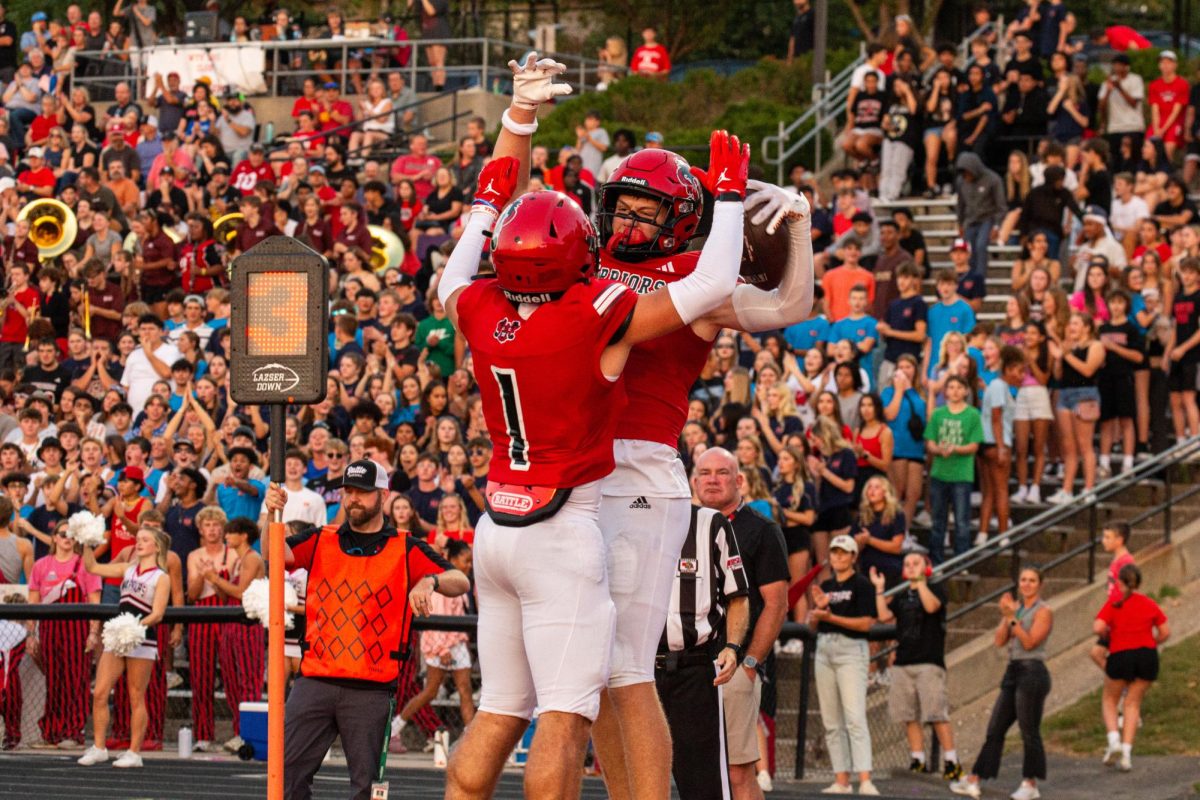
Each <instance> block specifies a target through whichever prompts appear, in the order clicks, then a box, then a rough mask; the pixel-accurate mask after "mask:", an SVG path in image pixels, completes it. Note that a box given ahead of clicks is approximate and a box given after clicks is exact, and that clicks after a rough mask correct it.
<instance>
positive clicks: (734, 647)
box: [721, 642, 746, 661]
mask: <svg viewBox="0 0 1200 800" xmlns="http://www.w3.org/2000/svg"><path fill="white" fill-rule="evenodd" d="M725 648H729V649H730V650H732V651H733V654H734V655H735V656H737V657H738V660H739V661H740V660H741V658H742V654H743V653H745V652H746V648H744V647H742V646H741V645H740V644H735V643H733V642H726V643H725V647H722V648H721V649H722V650H724V649H725Z"/></svg>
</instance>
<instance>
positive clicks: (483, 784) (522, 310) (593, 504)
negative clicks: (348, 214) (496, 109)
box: [437, 62, 749, 800]
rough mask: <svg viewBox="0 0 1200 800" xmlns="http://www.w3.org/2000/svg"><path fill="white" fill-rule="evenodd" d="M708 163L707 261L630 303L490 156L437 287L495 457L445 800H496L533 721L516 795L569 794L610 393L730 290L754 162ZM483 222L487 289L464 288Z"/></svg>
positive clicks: (565, 218) (600, 607) (507, 166)
mask: <svg viewBox="0 0 1200 800" xmlns="http://www.w3.org/2000/svg"><path fill="white" fill-rule="evenodd" d="M527 66H528V67H535V68H536V66H537V65H535V64H532V62H530V63H529V64H528V65H527ZM547 72H549V73H550V74H547V75H545V76H544V82H545V85H550V83H551V78H552V76H553V74H554V73H553V72H550V71H549V70H547ZM521 77H522V76H521V74H520V73H518V75H517V78H518V80H517V81H515V83H517V88H516V90H515V91H514V107H513V108H511V109H510V110H509V111H508V112H506V117H508V119H507V120H506V127H507V128H508V129H509V130H510V131H512V129H513V127H517V126H521V125H524V126H527V127H524V128H522V129H523V130H527V131H528V132H529V133H532V130H531V128H532V124H533V123H534V116H533V112H534V111H535V110H536V103H532V104H528V108H524V107H523V106H522V103H523V101H524V99H525V98H524V95H525V94H526V87H522V86H521V81H520V78H521ZM517 111H527V112H528V113H526V114H524V115H523V116H524V118H523V119H522V118H519V117H517ZM497 149H498V151H500V146H499V144H498V147H497ZM711 158H712V169H713V174H714V178H713V189H714V190H715V191H714V194H715V196H716V199H717V204H716V208H715V211H714V220H713V236H712V238H711V240H710V241H712V242H713V245H712V247H710V248H709V249H707V250H706V251H705V253H704V254H703V255H702V256H701V257H700V258H699V260H698V262H697V264H696V269H695V270H694V271H693V272H692V274H691V275H689V276H688V277H687V278H685V279H683V280H681V281H678V282H674V283H672V284H671V285H669V286H666V287H663V289H662V290H660V291H654V292H649V293H647V294H645V295H642V296H639V295H638V294H637V293H635V292H633V291H631V290H630V289H629V287H628V286H626V285H625V284H622V283H617V282H612V281H604V280H598V279H596V278H594V277H593V272H594V269H595V263H596V250H597V246H598V243H597V241H596V238H595V231H594V229H593V228H592V226H591V223H590V222H589V221H588V219H587V217H586V216H585V215H584V214H583V212H582V211H581V210H580V209H579V207H578V206H577V205H575V204H574V203H573V202H572V201H571V200H570V199H569V198H567V197H566V196H565V195H562V194H560V193H557V192H546V191H542V192H534V193H531V194H527V195H524V196H522V197H520V198H519V199H517V200H516V201H514V202H513V203H512V204H511V205H508V200H509V198H510V197H511V195H512V193H513V192H514V191H515V189H516V186H517V183H518V173H519V172H520V165H519V162H518V159H516V158H512V157H499V158H497V159H495V160H494V161H492V162H491V163H489V164H488V165H487V166H486V167H485V168H484V170H483V172H482V174H481V175H480V178H479V189H478V191H477V192H476V196H475V197H476V199H475V203H474V206H473V210H472V213H471V217H470V221H469V222H468V223H467V227H466V230H465V232H464V233H463V236H462V238H461V239H460V241H459V243H458V246H457V247H456V248H455V250H454V253H453V254H452V256H451V258H450V261H449V262H448V263H447V265H446V269H445V271H444V273H443V275H442V277H441V280H440V282H439V284H438V287H437V288H438V296H439V298H440V299H441V300H442V302H443V304H444V305H445V308H446V311H447V313H448V314H449V315H450V317H451V319H452V320H453V321H454V323H455V325H456V326H458V327H459V329H460V330H461V332H462V334H463V336H464V337H465V339H466V340H467V343H468V345H469V346H470V348H471V353H472V358H473V360H474V369H475V375H476V380H477V382H478V383H479V386H480V394H481V397H482V399H483V408H484V416H485V419H486V421H487V426H488V432H489V434H490V436H491V438H492V441H493V442H494V443H495V447H496V455H495V457H494V459H493V461H492V465H491V470H490V472H489V475H488V477H489V483H488V489H487V501H488V509H487V510H488V514H487V516H485V517H483V518H482V519H481V520H480V522H479V525H478V528H477V531H476V539H475V575H476V586H477V591H478V596H479V608H480V618H479V659H480V669H481V671H482V675H483V689H482V696H481V698H480V705H479V713H478V714H477V715H476V717H475V719H474V721H473V722H472V724H471V725H470V727H469V728H468V730H467V733H466V735H465V736H464V738H463V740H462V742H461V743H460V745H459V747H458V749H457V751H456V752H455V755H454V758H453V759H452V761H451V764H450V769H449V772H448V776H447V788H446V797H447V798H455V799H456V798H475V797H490V796H491V794H492V792H493V790H494V789H495V783H496V780H497V779H498V777H499V775H500V772H501V770H502V769H503V766H504V763H505V761H506V759H507V758H508V755H509V753H510V752H511V751H512V749H513V747H514V746H515V745H516V743H517V741H518V740H519V739H520V737H521V735H522V733H523V732H524V731H525V728H526V725H527V722H528V720H529V719H530V718H531V717H532V715H533V712H534V710H535V708H536V709H537V710H538V711H539V717H538V730H537V734H536V735H535V737H534V741H533V745H532V748H531V752H530V757H529V762H528V764H527V766H526V770H525V795H526V797H530V798H555V800H558V799H559V798H570V797H578V796H579V793H580V783H581V779H582V773H581V770H580V765H581V764H582V762H583V755H584V749H585V747H586V745H587V739H588V734H589V732H590V728H591V723H592V721H593V720H594V719H595V717H596V715H597V713H598V712H599V708H600V692H601V689H602V688H603V687H604V686H605V684H606V683H607V680H608V675H609V671H608V663H609V657H610V653H611V647H612V632H613V624H614V617H615V609H614V606H613V603H612V599H611V596H610V594H609V588H608V581H607V567H606V561H607V554H606V549H605V545H604V540H603V536H602V534H601V532H600V528H599V524H598V520H597V515H598V513H599V506H600V490H599V481H600V479H601V478H603V477H604V476H605V475H606V474H608V473H609V472H610V471H611V470H612V467H613V459H612V441H613V436H614V433H615V430H616V427H617V420H618V417H619V414H620V413H621V411H622V409H623V407H624V405H625V397H624V390H623V385H622V383H620V382H619V378H620V375H621V373H622V371H623V369H624V368H625V364H626V362H627V361H628V359H629V356H630V352H631V350H632V349H633V347H634V346H635V345H636V344H638V343H639V342H643V341H647V340H649V339H653V338H655V337H658V336H662V335H664V334H667V333H669V332H671V331H673V330H676V329H678V328H681V327H683V326H685V325H689V324H691V323H692V322H694V321H695V320H697V319H699V318H700V317H702V316H703V315H704V314H706V313H708V312H709V311H711V310H712V309H713V308H715V307H716V306H717V305H719V304H720V303H721V302H722V301H723V300H724V299H725V298H727V297H728V295H729V293H730V292H731V291H732V289H733V286H734V284H735V283H736V277H737V276H736V273H737V267H738V264H739V262H740V255H741V242H742V236H741V226H742V198H743V197H744V194H745V184H746V172H747V170H748V167H749V147H742V146H741V145H740V143H739V142H738V141H737V138H736V137H733V136H730V135H729V134H727V133H725V132H724V131H721V132H717V133H714V134H713V137H712V143H711ZM506 205H507V207H506ZM501 210H502V211H501ZM497 217H498V219H497ZM493 223H494V224H495V232H494V234H493V238H492V251H491V252H492V262H493V265H494V267H495V273H496V274H495V277H493V278H485V279H481V280H472V278H473V276H474V273H475V270H476V268H477V267H478V260H477V258H478V254H479V253H480V250H481V249H482V245H483V239H484V235H485V230H486V229H487V228H488V227H489V226H491V225H492V224H493ZM531 553H536V554H537V557H536V558H530V554H531Z"/></svg>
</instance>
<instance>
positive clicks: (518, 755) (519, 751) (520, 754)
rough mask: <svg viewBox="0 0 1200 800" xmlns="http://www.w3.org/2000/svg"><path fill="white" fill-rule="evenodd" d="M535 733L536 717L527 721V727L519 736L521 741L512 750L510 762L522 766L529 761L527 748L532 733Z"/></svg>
mask: <svg viewBox="0 0 1200 800" xmlns="http://www.w3.org/2000/svg"><path fill="white" fill-rule="evenodd" d="M535 733H537V717H534V718H533V719H532V720H530V721H529V727H528V728H526V729H525V733H524V734H523V735H522V736H521V741H519V742H517V748H516V749H515V750H513V754H512V763H514V764H516V765H517V766H520V767H523V766H525V763H526V762H527V761H529V748H530V746H531V745H532V744H533V735H534V734H535Z"/></svg>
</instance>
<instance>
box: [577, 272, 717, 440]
mask: <svg viewBox="0 0 1200 800" xmlns="http://www.w3.org/2000/svg"><path fill="white" fill-rule="evenodd" d="M699 259H700V252H699V251H692V252H688V253H678V254H676V255H673V256H666V257H661V258H653V259H649V260H647V261H639V262H637V263H635V264H630V263H626V262H624V261H619V260H617V259H616V258H614V257H613V256H611V255H609V254H608V253H606V252H601V253H600V269H599V270H598V271H597V273H596V274H597V275H599V276H600V277H601V278H607V279H608V280H612V281H619V282H621V283H624V284H626V285H627V286H629V287H630V288H631V289H633V290H634V291H635V292H637V293H638V294H649V293H650V292H653V291H655V290H656V289H661V288H662V287H664V286H666V285H667V284H668V283H674V282H675V281H677V280H681V279H682V278H686V277H687V276H688V275H690V274H691V273H692V271H693V270H694V269H696V262H697V261H699ZM711 350H712V342H709V341H706V340H704V339H702V338H700V337H699V336H697V335H696V333H695V332H694V331H693V330H692V328H691V326H685V327H683V328H680V329H679V330H677V331H675V332H674V333H669V334H667V335H666V336H660V337H659V338H657V339H651V340H650V341H647V342H642V343H640V344H638V345H637V346H636V347H634V348H633V351H632V352H630V354H629V360H628V361H627V362H626V363H625V372H624V376H625V393H626V394H627V395H628V396H629V408H628V410H627V411H626V413H625V414H622V415H621V419H620V421H619V422H618V423H617V438H618V439H639V440H642V441H647V442H658V443H660V444H665V445H667V446H668V447H676V446H678V444H679V433H680V431H682V430H683V423H685V422H687V408H688V394H689V393H690V392H691V390H692V384H694V383H695V382H696V378H697V377H698V376H699V375H700V371H701V370H702V369H703V368H704V363H705V361H707V360H708V354H709V352H710V351H711Z"/></svg>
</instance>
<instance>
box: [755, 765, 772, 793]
mask: <svg viewBox="0 0 1200 800" xmlns="http://www.w3.org/2000/svg"><path fill="white" fill-rule="evenodd" d="M758 788H759V789H762V790H763V791H764V792H772V791H774V790H775V784H774V783H772V782H771V773H769V772H767V771H766V770H765V769H764V770H763V771H762V772H760V773H758Z"/></svg>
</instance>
